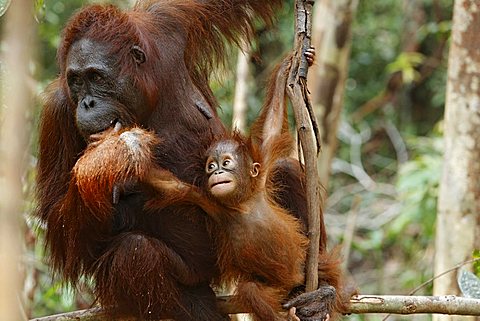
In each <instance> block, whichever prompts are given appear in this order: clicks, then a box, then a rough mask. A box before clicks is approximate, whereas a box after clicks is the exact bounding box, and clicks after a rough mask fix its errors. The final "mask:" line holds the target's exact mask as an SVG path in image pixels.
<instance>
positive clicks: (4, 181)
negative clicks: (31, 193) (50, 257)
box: [0, 0, 33, 321]
mask: <svg viewBox="0 0 480 321" xmlns="http://www.w3.org/2000/svg"><path fill="white" fill-rule="evenodd" d="M32 9H33V5H32V2H31V1H29V0H15V1H12V3H11V6H10V8H9V9H8V11H7V17H6V18H7V21H6V26H5V30H4V31H5V32H4V34H3V40H4V42H5V43H6V45H5V46H3V47H4V48H6V52H5V54H4V56H3V57H2V61H4V62H5V67H6V68H5V70H2V75H1V77H2V80H4V81H2V85H3V89H4V90H3V98H4V101H2V103H1V104H0V111H1V112H2V113H1V118H0V121H1V123H0V124H1V131H0V222H1V223H0V318H1V319H2V320H11V321H17V320H18V321H20V320H24V319H25V317H24V316H23V315H22V313H21V309H20V302H21V297H22V295H21V283H22V281H21V274H20V273H21V272H20V264H21V248H22V247H21V240H22V235H21V229H20V222H21V221H22V205H23V203H22V180H21V179H22V175H23V173H24V164H25V160H26V156H27V153H26V151H28V147H27V139H28V137H29V130H28V126H27V125H26V121H25V116H26V108H27V107H28V106H32V101H31V100H30V99H29V97H30V92H29V90H28V87H27V79H28V74H29V73H28V66H29V63H30V59H29V54H30V53H31V48H29V46H28V45H27V44H28V43H29V40H31V38H32V32H31V28H32V19H33V12H32ZM2 69H3V68H2ZM4 106H6V107H4Z"/></svg>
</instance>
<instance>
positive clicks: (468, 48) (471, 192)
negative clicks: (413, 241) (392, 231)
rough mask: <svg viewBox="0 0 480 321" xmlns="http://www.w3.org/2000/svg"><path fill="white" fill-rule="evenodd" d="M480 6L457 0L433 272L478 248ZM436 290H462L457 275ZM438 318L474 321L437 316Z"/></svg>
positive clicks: (438, 292)
mask: <svg viewBox="0 0 480 321" xmlns="http://www.w3.org/2000/svg"><path fill="white" fill-rule="evenodd" d="M479 43H480V7H479V4H478V1H476V0H456V1H455V6H454V17H453V29H452V39H451V47H450V54H449V64H448V83H447V100H446V106H445V155H444V167H443V177H442V181H441V185H440V194H439V202H438V217H437V235H436V257H435V274H438V273H440V272H442V271H443V270H446V269H448V268H449V267H451V266H454V265H456V264H458V263H459V262H462V261H465V260H467V259H468V258H470V257H471V254H472V251H473V249H478V248H480V238H479V237H480V228H479V227H480V225H479V222H480V180H479V177H480V161H479V160H480V126H479V125H480V52H479V50H478V44H479ZM434 294H436V295H443V294H459V290H458V287H457V284H456V275H455V274H449V275H447V276H445V277H442V278H439V279H437V280H435V282H434ZM434 320H436V321H453V320H472V318H459V317H455V318H452V317H449V316H437V317H435V318H434Z"/></svg>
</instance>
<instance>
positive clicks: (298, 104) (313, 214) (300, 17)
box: [287, 0, 325, 291]
mask: <svg viewBox="0 0 480 321" xmlns="http://www.w3.org/2000/svg"><path fill="white" fill-rule="evenodd" d="M313 4H314V1H311V0H307V1H306V0H296V1H295V18H296V19H295V30H296V37H295V54H294V58H293V61H292V67H291V70H290V74H289V77H288V82H287V94H288V96H289V98H290V101H291V102H292V107H293V111H294V114H295V121H296V124H297V130H298V137H299V138H300V144H301V150H302V152H303V159H304V160H305V172H306V177H307V182H306V192H307V205H308V236H309V239H310V245H309V249H308V253H307V264H306V279H307V281H306V290H307V291H313V290H316V289H317V287H318V253H319V249H320V240H322V246H324V245H325V244H323V243H325V241H324V240H325V236H324V235H320V218H321V215H322V212H321V202H320V200H321V194H320V193H321V191H320V184H319V179H318V171H317V167H316V166H317V155H318V151H319V149H320V143H319V139H317V140H316V143H317V146H315V145H314V142H315V138H316V137H318V136H315V124H316V121H315V116H314V115H313V113H311V112H310V109H311V103H310V98H309V96H308V89H307V86H306V76H307V70H308V64H307V62H306V59H305V56H304V52H305V50H306V49H308V48H310V38H311V27H312V23H311V20H312V14H311V12H312V6H313ZM309 106H310V109H309ZM301 156H302V155H299V158H301Z"/></svg>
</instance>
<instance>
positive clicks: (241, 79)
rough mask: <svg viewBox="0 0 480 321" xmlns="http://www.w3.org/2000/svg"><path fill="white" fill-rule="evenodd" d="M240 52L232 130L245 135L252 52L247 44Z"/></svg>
mask: <svg viewBox="0 0 480 321" xmlns="http://www.w3.org/2000/svg"><path fill="white" fill-rule="evenodd" d="M242 47H243V48H242V49H239V51H238V59H237V77H236V81H235V98H234V100H233V117H232V128H236V129H238V130H239V131H240V132H242V133H245V130H246V128H247V95H248V79H249V77H250V70H249V68H248V67H249V61H250V50H249V49H248V48H247V47H248V46H247V45H246V44H244V45H242Z"/></svg>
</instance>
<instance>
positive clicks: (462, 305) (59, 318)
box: [30, 295, 480, 321]
mask: <svg viewBox="0 0 480 321" xmlns="http://www.w3.org/2000/svg"><path fill="white" fill-rule="evenodd" d="M231 300H232V297H231V296H224V297H218V301H217V302H218V305H219V307H220V309H221V310H222V311H223V312H224V313H228V314H235V313H244V312H248V311H244V310H243V309H240V308H238V307H237V306H235V305H233V304H232V302H231ZM350 303H351V306H350V311H349V313H354V314H365V313H392V314H420V313H429V314H450V315H474V316H480V299H471V298H463V297H457V296H454V295H445V296H400V295H359V296H355V297H353V298H352V300H350ZM107 320H109V319H108V318H107V317H106V316H105V314H104V313H103V311H102V310H101V309H100V308H93V309H88V310H80V311H74V312H69V313H63V314H57V315H52V316H48V317H44V318H37V319H32V320H30V321H107ZM118 321H136V319H135V318H122V319H118Z"/></svg>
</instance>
